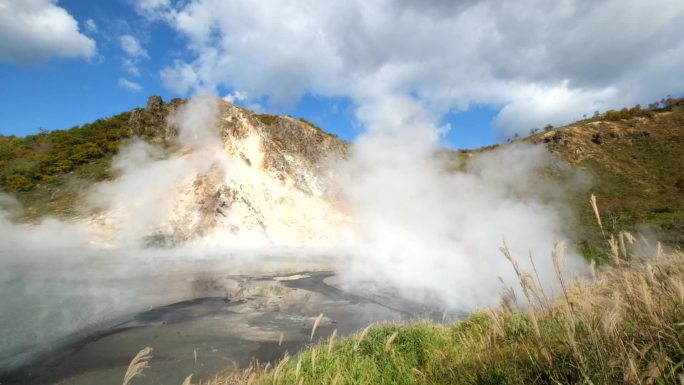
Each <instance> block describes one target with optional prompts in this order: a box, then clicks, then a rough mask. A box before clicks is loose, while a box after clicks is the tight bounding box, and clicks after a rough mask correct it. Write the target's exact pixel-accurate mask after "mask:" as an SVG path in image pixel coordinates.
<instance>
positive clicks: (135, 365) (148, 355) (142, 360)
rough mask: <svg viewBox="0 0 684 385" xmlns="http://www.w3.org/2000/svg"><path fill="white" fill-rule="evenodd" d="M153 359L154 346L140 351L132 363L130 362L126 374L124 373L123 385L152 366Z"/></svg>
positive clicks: (126, 384)
mask: <svg viewBox="0 0 684 385" xmlns="http://www.w3.org/2000/svg"><path fill="white" fill-rule="evenodd" d="M151 359H152V348H150V347H146V348H144V349H142V350H140V351H139V352H138V354H136V355H135V357H133V359H132V360H131V363H130V364H128V369H126V374H124V380H123V383H122V385H128V384H130V382H131V380H133V379H134V378H135V377H138V376H141V375H142V372H143V370H145V369H147V368H149V367H150V363H149V361H150V360H151Z"/></svg>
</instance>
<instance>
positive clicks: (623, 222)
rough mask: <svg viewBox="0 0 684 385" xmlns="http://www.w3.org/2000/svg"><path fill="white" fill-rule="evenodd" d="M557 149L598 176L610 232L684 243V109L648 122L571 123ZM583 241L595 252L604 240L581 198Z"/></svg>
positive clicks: (596, 186) (578, 206)
mask: <svg viewBox="0 0 684 385" xmlns="http://www.w3.org/2000/svg"><path fill="white" fill-rule="evenodd" d="M556 135H560V136H562V140H561V141H560V142H559V143H558V144H556V145H554V144H553V143H551V148H552V149H553V150H554V151H556V152H558V153H559V154H561V155H563V156H564V157H565V158H566V159H568V160H569V161H570V162H572V163H575V164H577V165H578V166H580V167H582V168H583V169H585V170H586V171H587V172H588V173H589V174H590V175H591V176H592V185H593V187H592V189H591V192H592V193H594V194H595V195H596V196H597V197H598V198H599V200H600V204H599V206H600V207H601V214H602V215H603V217H604V218H605V223H604V226H605V227H606V230H607V231H611V232H615V231H617V229H627V230H629V231H632V232H638V231H642V232H643V231H645V230H644V228H647V229H648V230H647V232H652V233H654V234H655V236H656V237H657V238H658V239H660V240H661V241H663V242H664V243H666V244H668V245H673V246H679V247H682V246H684V188H682V185H684V183H683V182H682V180H684V107H680V106H675V107H673V108H671V109H669V110H668V111H667V112H664V113H660V114H656V115H655V116H654V117H653V118H652V119H647V120H634V119H630V120H624V121H620V122H596V123H588V124H583V125H574V126H573V125H571V126H569V127H567V128H565V129H560V130H558V131H557V133H556ZM574 206H575V211H576V212H577V213H579V216H580V228H579V230H580V231H579V234H578V242H580V243H582V242H583V243H584V246H583V249H584V250H585V251H589V252H588V253H585V256H591V255H593V254H594V253H593V252H591V249H595V248H596V247H597V245H599V244H601V242H602V240H601V238H600V237H599V236H598V234H599V233H598V232H597V230H598V229H597V227H596V224H595V222H594V221H593V213H592V212H591V211H590V210H589V209H588V208H587V205H586V199H585V198H584V197H577V198H576V199H575V201H574Z"/></svg>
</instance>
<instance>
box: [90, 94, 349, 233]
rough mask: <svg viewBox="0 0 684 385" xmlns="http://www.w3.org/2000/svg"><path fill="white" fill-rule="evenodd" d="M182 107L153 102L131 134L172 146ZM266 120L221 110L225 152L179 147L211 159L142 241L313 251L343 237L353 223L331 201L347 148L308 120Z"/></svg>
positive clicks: (140, 112) (136, 114)
mask: <svg viewBox="0 0 684 385" xmlns="http://www.w3.org/2000/svg"><path fill="white" fill-rule="evenodd" d="M184 103H185V101H181V100H177V99H175V100H173V101H171V102H170V103H164V102H163V100H161V98H160V97H156V96H153V97H151V98H150V99H149V101H148V104H147V107H146V108H145V109H136V110H134V111H133V113H132V115H131V118H130V120H131V121H130V126H131V130H133V131H132V133H133V134H135V135H137V136H140V137H144V138H146V139H147V140H148V141H149V142H151V143H165V144H167V147H173V143H174V138H175V137H176V136H177V135H178V127H176V124H175V123H174V121H173V119H169V117H170V116H172V114H174V113H175V112H176V111H178V109H179V108H180V107H181V106H182V105H183V104H184ZM260 117H262V119H260ZM268 117H269V119H264V118H263V116H259V115H255V114H254V113H253V112H251V111H249V110H246V109H244V108H241V107H239V106H235V105H233V104H230V103H228V102H225V101H221V102H220V103H219V108H218V117H217V128H218V132H219V137H220V140H221V142H222V143H221V144H222V146H221V147H222V148H221V150H220V151H219V152H220V153H219V154H209V155H208V154H207V153H202V152H201V151H204V149H199V150H193V151H189V150H188V149H183V148H181V149H179V150H177V152H176V153H174V154H172V155H171V156H176V157H181V159H188V161H191V159H192V158H193V157H195V158H197V157H205V158H207V159H208V158H211V160H207V162H208V163H207V164H206V169H204V170H201V171H200V172H198V173H197V174H196V175H195V176H193V177H192V178H191V179H189V181H190V182H189V183H187V184H185V185H183V183H181V182H179V185H178V186H176V187H177V190H176V191H172V192H168V193H169V194H171V195H172V197H170V198H169V197H167V198H168V199H171V200H172V203H171V204H170V205H169V207H171V208H172V209H171V210H170V211H169V212H168V213H166V214H165V215H164V216H163V218H162V219H161V220H160V221H159V222H158V223H156V225H155V226H153V227H152V228H150V229H149V231H148V232H147V233H146V234H143V238H144V242H145V243H146V244H147V245H152V246H172V245H178V244H183V243H188V242H202V243H210V244H213V243H229V244H232V245H241V244H244V245H255V244H257V245H258V244H268V245H273V244H275V245H287V246H291V245H304V244H306V245H311V244H321V243H327V242H329V241H331V240H332V239H336V238H339V236H341V235H342V234H344V233H345V229H347V228H348V227H349V226H348V222H349V220H348V217H347V216H346V215H345V213H344V210H343V209H342V208H341V207H340V206H339V204H337V203H336V202H335V200H334V199H333V198H332V194H330V191H329V190H330V186H331V184H330V180H329V178H328V174H329V172H330V171H329V168H328V165H329V164H331V163H332V162H331V161H334V160H339V159H341V158H344V157H345V156H347V154H348V152H349V149H350V145H349V143H347V142H344V141H342V140H340V139H338V138H336V137H335V136H333V135H330V134H328V133H326V132H324V131H322V130H320V129H319V128H317V127H315V126H313V125H312V124H310V123H308V122H305V121H301V120H297V119H294V118H291V117H288V116H277V117H276V116H270V115H269V116H268ZM194 161H197V159H195V160H194ZM101 215H103V216H106V217H108V222H109V224H110V225H112V223H113V226H115V227H121V226H125V223H124V222H119V223H117V222H116V220H114V221H113V222H112V218H115V217H116V216H117V215H116V213H115V212H107V213H102V214H101Z"/></svg>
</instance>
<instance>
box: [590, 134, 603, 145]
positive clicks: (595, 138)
mask: <svg viewBox="0 0 684 385" xmlns="http://www.w3.org/2000/svg"><path fill="white" fill-rule="evenodd" d="M591 141H592V142H594V143H596V144H599V145H600V144H603V135H601V133H600V132H597V133H595V134H594V135H592V136H591Z"/></svg>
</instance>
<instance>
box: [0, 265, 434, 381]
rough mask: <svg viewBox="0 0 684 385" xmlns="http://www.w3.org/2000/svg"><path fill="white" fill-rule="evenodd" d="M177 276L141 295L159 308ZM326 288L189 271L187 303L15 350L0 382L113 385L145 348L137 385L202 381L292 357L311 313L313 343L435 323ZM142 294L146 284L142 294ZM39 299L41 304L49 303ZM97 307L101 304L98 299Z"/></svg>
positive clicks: (320, 276)
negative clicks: (145, 365)
mask: <svg viewBox="0 0 684 385" xmlns="http://www.w3.org/2000/svg"><path fill="white" fill-rule="evenodd" d="M177 278H179V277H163V278H162V277H159V279H163V280H166V281H167V282H166V284H165V285H164V287H165V293H164V294H162V293H160V292H156V293H155V292H153V291H150V292H148V293H147V294H148V295H149V296H151V297H156V298H155V299H156V300H161V299H162V298H170V296H172V293H173V292H177V293H180V292H181V291H180V290H179V289H180V286H184V284H183V281H182V280H181V281H180V282H179V283H176V284H174V283H173V281H174V280H176V279H177ZM334 281H335V277H334V274H333V273H331V272H322V271H303V272H295V273H289V274H286V275H273V274H265V275H227V274H222V273H217V272H215V271H213V272H209V271H204V272H201V271H198V272H197V274H196V275H195V277H194V279H193V280H192V281H190V288H191V290H192V292H191V293H188V294H192V295H193V296H195V295H196V296H198V297H197V298H193V299H188V300H184V301H180V302H176V303H172V304H168V305H165V306H156V307H151V308H149V309H148V310H143V311H139V312H135V313H131V314H124V315H121V316H119V317H116V318H115V319H109V320H104V321H102V322H100V323H99V324H98V325H89V326H86V327H84V328H83V329H81V330H77V331H75V332H73V333H71V334H69V335H67V336H65V337H62V338H60V339H57V340H54V341H52V342H51V343H50V344H47V345H37V346H33V347H32V348H30V349H15V351H14V352H12V354H10V355H5V356H3V357H2V360H3V367H5V368H8V367H9V368H11V367H12V366H5V365H7V364H9V365H11V364H13V363H14V364H19V362H17V361H16V359H17V358H19V357H22V356H23V357H22V358H23V362H22V363H21V365H18V366H14V369H12V370H9V371H6V372H5V373H4V374H0V383H3V384H14V383H16V384H46V383H59V384H94V383H117V382H118V381H120V380H121V379H122V378H123V374H124V372H125V371H126V367H127V366H128V363H129V361H130V359H131V357H132V356H133V355H134V354H135V353H136V352H137V351H138V350H140V349H142V348H143V347H146V346H149V347H152V348H153V349H154V356H155V357H154V359H153V361H152V368H151V369H150V370H149V371H147V372H146V376H145V377H142V378H140V379H138V380H137V383H145V384H168V383H180V382H181V381H182V379H183V378H185V377H187V376H188V375H189V374H193V377H194V378H195V379H204V380H206V379H208V378H211V377H212V376H214V375H216V374H221V373H227V372H230V371H232V370H235V369H237V368H244V367H246V366H247V365H248V364H249V363H250V362H251V361H252V360H258V361H259V362H272V361H274V360H277V359H279V358H282V356H283V355H284V354H285V353H286V352H288V353H290V354H293V353H296V352H297V351H298V350H299V349H301V348H302V347H303V346H305V344H307V343H309V341H310V333H311V330H312V326H313V323H314V320H315V319H316V318H317V317H318V315H319V314H321V313H322V314H323V315H324V317H323V318H322V321H321V323H320V325H319V326H318V328H317V330H316V334H315V336H314V340H317V339H319V338H326V337H328V336H330V335H331V334H332V333H333V330H337V334H338V335H346V334H349V333H351V332H354V331H356V330H358V329H360V328H363V327H364V326H365V325H367V324H369V323H372V322H376V321H380V320H383V321H405V320H408V319H410V318H412V317H419V316H422V317H426V316H432V317H436V316H438V314H437V313H436V312H435V311H434V310H435V309H428V308H423V307H421V306H419V305H416V304H410V303H407V302H402V301H400V300H396V301H393V302H389V301H387V298H379V297H375V298H373V297H364V296H361V295H358V294H351V293H348V292H345V291H342V290H340V289H338V288H337V287H335V286H334ZM130 283H131V284H135V283H134V282H130ZM155 284H156V285H158V284H159V282H155ZM331 284H332V285H331ZM62 285H63V286H62V287H60V288H59V290H60V291H61V293H65V291H67V290H69V289H71V290H74V291H75V292H76V293H77V292H78V291H79V290H82V288H79V287H71V288H69V285H74V283H73V282H72V283H68V282H63V283H62ZM76 285H77V284H76ZM152 287H155V285H150V286H149V287H148V288H152ZM55 289H57V287H55ZM141 292H143V291H141V288H140V287H138V288H136V293H141ZM155 299H153V298H149V299H148V301H154V300H155ZM41 300H43V301H49V300H50V298H49V295H46V296H42V297H41ZM80 300H86V299H85V298H81V299H80ZM73 301H74V308H73V309H64V308H62V309H61V310H63V311H72V312H78V311H80V312H86V313H87V311H86V310H87V309H88V308H90V309H91V310H94V309H95V308H97V306H94V305H95V304H94V303H88V302H87V300H86V301H85V302H83V303H81V304H78V303H77V302H78V301H79V299H78V298H73ZM101 301H103V302H105V304H106V302H107V297H106V296H104V297H102V298H101ZM57 303H59V302H57ZM49 306H50V305H49V303H45V304H44V307H49ZM431 310H432V311H431ZM53 311H54V312H57V313H58V312H59V311H58V309H53ZM439 316H440V317H441V316H442V314H441V313H440V314H439ZM16 327H18V325H16V326H15V330H16ZM17 353H19V354H17Z"/></svg>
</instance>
